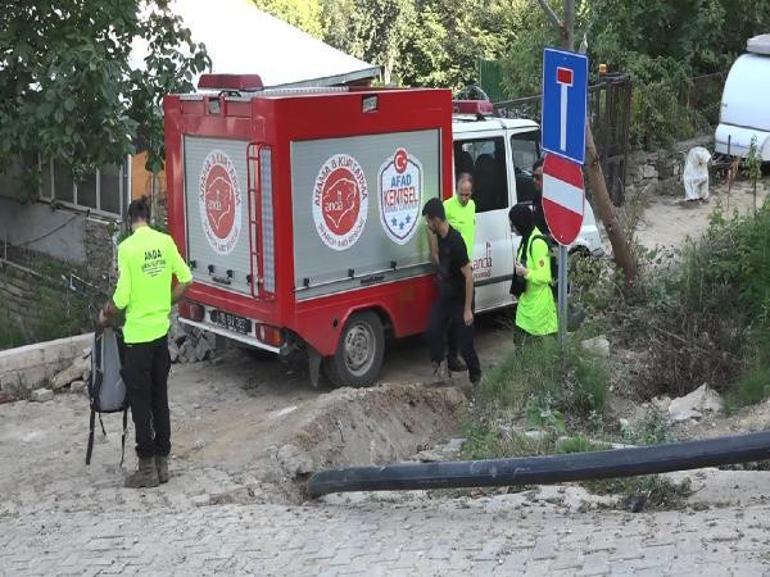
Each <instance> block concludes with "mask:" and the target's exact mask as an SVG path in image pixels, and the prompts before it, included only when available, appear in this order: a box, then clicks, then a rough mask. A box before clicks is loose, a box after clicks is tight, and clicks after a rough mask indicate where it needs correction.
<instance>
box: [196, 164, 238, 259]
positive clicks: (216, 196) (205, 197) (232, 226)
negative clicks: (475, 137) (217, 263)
mask: <svg viewBox="0 0 770 577" xmlns="http://www.w3.org/2000/svg"><path fill="white" fill-rule="evenodd" d="M198 206H199V208H200V214H201V225H202V226H203V232H204V234H205V235H206V238H207V239H208V241H209V244H210V245H211V248H212V249H214V252H216V253H217V254H220V255H222V256H225V255H228V254H230V253H231V252H233V249H234V248H235V245H236V244H237V243H238V237H239V236H240V234H241V216H242V212H243V201H242V196H241V187H240V184H239V183H238V174H237V173H236V171H235V167H234V166H233V163H232V161H231V160H230V157H229V156H227V154H225V153H224V152H222V151H221V150H212V151H211V152H210V153H209V155H208V156H207V157H206V159H205V160H204V161H203V166H202V168H201V175H200V180H199V184H198Z"/></svg>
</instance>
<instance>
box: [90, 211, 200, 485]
mask: <svg viewBox="0 0 770 577" xmlns="http://www.w3.org/2000/svg"><path fill="white" fill-rule="evenodd" d="M128 216H129V220H130V222H131V230H132V234H131V236H129V237H128V238H127V239H126V240H124V241H123V242H121V243H120V246H119V247H118V270H119V273H120V276H119V277H118V285H117V287H116V288H115V293H114V295H113V297H112V300H110V301H109V302H108V303H107V304H106V305H105V306H104V308H103V309H102V312H101V313H100V315H99V323H100V324H101V325H102V326H106V325H107V324H108V323H109V322H110V320H111V319H112V318H113V317H114V316H115V315H116V314H117V313H118V312H119V311H122V310H124V311H125V312H126V324H125V326H124V327H123V337H124V340H125V343H126V352H125V360H124V365H123V371H122V374H123V379H124V381H125V383H126V392H127V394H128V402H129V405H130V406H131V416H132V418H133V420H134V425H135V428H136V454H137V457H138V458H139V467H138V470H137V471H136V472H135V473H133V474H132V475H129V476H128V477H127V478H126V481H125V484H126V487H131V488H136V489H138V488H141V487H156V486H158V484H159V483H165V482H167V481H168V455H169V452H170V451H171V423H170V416H169V408H168V373H169V369H170V368H171V359H170V358H169V353H168V339H167V336H166V335H167V333H168V330H169V326H170V322H169V315H170V314H171V307H172V305H173V304H174V303H175V302H177V301H178V300H179V299H180V298H182V295H183V294H184V292H185V290H187V288H188V287H189V286H190V284H191V283H192V280H193V278H192V273H191V272H190V269H189V267H188V266H187V264H186V263H185V262H184V259H182V257H181V255H180V254H179V250H178V249H177V247H176V244H174V240H173V239H172V238H171V237H170V236H169V235H167V234H163V233H161V232H158V231H156V230H153V229H152V228H150V225H149V222H150V206H149V204H148V202H147V199H146V198H142V199H140V200H135V201H133V202H132V203H131V205H130V206H129V207H128ZM174 277H176V280H177V284H176V285H174V284H173V278H174Z"/></svg>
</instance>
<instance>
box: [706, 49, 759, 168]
mask: <svg viewBox="0 0 770 577" xmlns="http://www.w3.org/2000/svg"><path fill="white" fill-rule="evenodd" d="M747 50H748V53H747V54H744V55H742V56H740V57H739V58H738V59H737V60H736V61H735V63H734V64H733V66H732V68H731V69H730V73H729V74H728V76H727V82H726V83H725V89H724V92H723V94H722V110H721V113H720V117H719V126H718V127H717V131H716V137H715V140H716V152H717V153H721V154H729V155H732V156H741V157H745V156H747V155H748V152H749V147H750V146H751V140H752V138H753V137H755V136H756V138H757V150H758V152H759V153H760V154H761V156H762V159H763V160H764V161H770V101H768V95H770V34H763V35H761V36H755V37H754V38H752V39H751V40H749V41H748V43H747Z"/></svg>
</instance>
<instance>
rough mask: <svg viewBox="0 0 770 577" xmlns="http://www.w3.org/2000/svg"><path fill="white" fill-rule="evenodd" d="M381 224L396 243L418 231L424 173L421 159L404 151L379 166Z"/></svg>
mask: <svg viewBox="0 0 770 577" xmlns="http://www.w3.org/2000/svg"><path fill="white" fill-rule="evenodd" d="M378 180H379V193H380V222H382V227H383V228H384V229H385V234H387V235H388V238H389V239H390V240H392V241H393V242H395V243H396V244H401V245H403V244H406V243H408V242H409V240H410V239H411V238H412V236H413V235H414V233H415V232H416V231H417V221H418V220H419V219H420V208H421V206H422V190H423V170H422V163H421V162H420V160H419V159H418V158H417V157H416V156H413V155H411V154H409V153H408V152H407V151H406V149H405V148H399V149H398V150H396V152H395V154H394V155H393V158H391V159H388V160H386V161H385V162H384V163H383V164H382V166H380V172H379V179H378Z"/></svg>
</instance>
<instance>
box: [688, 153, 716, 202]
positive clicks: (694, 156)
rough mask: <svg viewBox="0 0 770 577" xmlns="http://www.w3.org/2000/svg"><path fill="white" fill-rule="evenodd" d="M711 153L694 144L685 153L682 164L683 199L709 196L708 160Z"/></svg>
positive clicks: (703, 198)
mask: <svg viewBox="0 0 770 577" xmlns="http://www.w3.org/2000/svg"><path fill="white" fill-rule="evenodd" d="M710 160H711V153H710V152H709V151H708V150H706V149H705V148H703V147H702V146H696V147H695V148H692V149H690V152H688V153H687V161H686V162H685V165H684V174H683V175H682V178H683V180H684V198H685V200H706V199H708V197H709V161H710Z"/></svg>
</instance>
